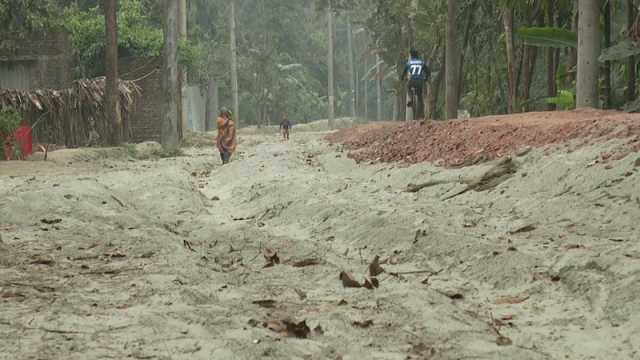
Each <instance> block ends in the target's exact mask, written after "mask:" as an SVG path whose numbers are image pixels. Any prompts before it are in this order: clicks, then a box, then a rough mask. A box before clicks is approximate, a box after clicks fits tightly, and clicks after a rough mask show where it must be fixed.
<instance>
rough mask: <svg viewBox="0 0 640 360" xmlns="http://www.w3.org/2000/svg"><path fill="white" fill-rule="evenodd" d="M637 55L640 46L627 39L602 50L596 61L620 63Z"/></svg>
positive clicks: (639, 51)
mask: <svg viewBox="0 0 640 360" xmlns="http://www.w3.org/2000/svg"><path fill="white" fill-rule="evenodd" d="M638 54H640V44H638V43H635V42H633V41H631V40H629V39H624V40H622V41H620V42H619V43H617V44H615V45H613V46H611V47H609V48H606V49H604V50H602V54H601V55H600V57H599V58H598V60H599V61H600V62H605V61H621V60H626V59H627V58H629V57H631V56H635V55H638Z"/></svg>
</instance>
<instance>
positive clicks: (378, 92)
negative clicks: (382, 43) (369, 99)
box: [376, 49, 382, 121]
mask: <svg viewBox="0 0 640 360" xmlns="http://www.w3.org/2000/svg"><path fill="white" fill-rule="evenodd" d="M379 51H380V49H376V100H377V102H376V105H377V109H378V115H377V119H378V121H382V58H381V57H380V52H379Z"/></svg>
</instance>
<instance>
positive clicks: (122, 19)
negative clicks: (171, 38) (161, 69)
mask: <svg viewBox="0 0 640 360" xmlns="http://www.w3.org/2000/svg"><path fill="white" fill-rule="evenodd" d="M64 28H65V29H66V30H67V31H68V32H69V33H70V34H71V41H72V43H73V48H74V51H75V52H76V55H77V56H78V58H79V59H80V63H81V66H82V68H83V70H84V72H85V74H84V75H85V76H95V75H97V74H99V73H101V72H102V71H101V70H102V67H103V57H104V47H105V20H104V15H103V14H102V12H101V11H100V10H99V9H98V7H93V8H90V9H89V10H86V11H83V10H81V9H79V8H76V7H73V8H69V9H67V10H66V11H65V14H64ZM162 44H163V38H162V30H161V29H159V28H158V27H156V26H154V24H153V23H152V21H151V18H150V16H149V14H148V12H147V10H146V8H145V5H144V4H143V1H141V0H121V1H120V2H119V7H118V48H119V49H120V51H121V52H122V53H123V55H138V56H157V55H160V51H161V49H162Z"/></svg>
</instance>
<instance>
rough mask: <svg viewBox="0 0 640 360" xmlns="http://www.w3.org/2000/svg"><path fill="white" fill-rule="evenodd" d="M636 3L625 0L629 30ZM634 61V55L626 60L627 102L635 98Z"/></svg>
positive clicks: (633, 19)
mask: <svg viewBox="0 0 640 360" xmlns="http://www.w3.org/2000/svg"><path fill="white" fill-rule="evenodd" d="M636 12H637V11H636V5H635V3H634V1H633V0H627V29H629V30H631V28H632V27H633V25H634V23H635V20H636ZM636 61H637V58H636V57H635V56H631V57H629V59H628V60H627V89H626V98H627V101H628V102H631V101H633V100H635V99H636V86H637V85H636Z"/></svg>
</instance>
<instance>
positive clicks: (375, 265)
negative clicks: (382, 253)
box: [369, 255, 384, 277]
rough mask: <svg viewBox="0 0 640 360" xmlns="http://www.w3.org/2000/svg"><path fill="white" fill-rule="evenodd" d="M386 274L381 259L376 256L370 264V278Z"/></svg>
mask: <svg viewBox="0 0 640 360" xmlns="http://www.w3.org/2000/svg"><path fill="white" fill-rule="evenodd" d="M383 272H384V269H383V268H382V266H380V257H379V256H377V255H376V257H375V258H373V261H372V262H371V264H369V276H371V277H376V276H378V275H380V274H382V273H383Z"/></svg>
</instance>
